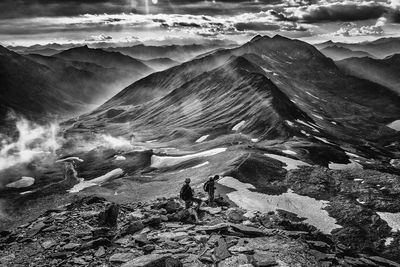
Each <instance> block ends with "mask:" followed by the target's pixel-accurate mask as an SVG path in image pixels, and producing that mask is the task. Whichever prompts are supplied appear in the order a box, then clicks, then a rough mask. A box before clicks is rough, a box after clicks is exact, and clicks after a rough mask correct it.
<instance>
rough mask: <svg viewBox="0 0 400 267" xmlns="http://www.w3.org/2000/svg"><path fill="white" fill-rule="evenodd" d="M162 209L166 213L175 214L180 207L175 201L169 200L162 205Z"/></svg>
mask: <svg viewBox="0 0 400 267" xmlns="http://www.w3.org/2000/svg"><path fill="white" fill-rule="evenodd" d="M162 208H164V209H165V210H166V211H167V213H176V212H177V211H178V210H179V209H181V205H180V204H179V203H178V202H176V201H173V200H170V201H167V202H166V203H164V204H163V205H162Z"/></svg>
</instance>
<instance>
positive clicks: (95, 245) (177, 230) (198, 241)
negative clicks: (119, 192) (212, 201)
mask: <svg viewBox="0 0 400 267" xmlns="http://www.w3.org/2000/svg"><path fill="white" fill-rule="evenodd" d="M199 218H200V221H201V222H196V220H195V218H194V216H193V215H192V213H191V211H188V210H185V209H184V208H183V205H182V203H181V202H180V200H178V199H158V200H156V201H153V202H150V203H140V202H139V203H131V204H126V205H116V204H114V203H111V202H108V201H106V200H105V199H103V198H99V197H94V196H91V197H85V198H81V199H79V200H77V201H75V202H73V203H71V204H68V205H66V206H62V207H59V208H58V209H54V210H48V211H46V212H45V213H44V214H43V215H42V216H40V217H39V218H37V219H36V220H34V221H32V222H30V223H29V224H26V225H21V226H19V227H17V228H16V229H14V230H12V231H3V232H1V233H0V266H103V267H106V266H123V267H139V266H154V267H161V266H168V267H174V266H242V267H245V266H246V267H250V266H400V264H397V263H395V262H393V261H390V260H388V259H385V258H382V257H379V256H373V255H363V254H357V253H355V252H354V251H352V250H351V249H349V248H347V247H346V246H344V245H341V244H334V243H333V242H332V240H331V239H330V237H329V236H327V235H324V234H322V233H321V232H319V231H315V228H313V227H309V225H307V224H305V223H303V222H299V221H298V218H297V217H296V216H293V214H291V213H288V212H284V211H278V212H276V213H273V212H270V213H268V214H260V213H251V214H250V213H245V212H244V211H242V210H240V209H238V208H235V207H233V208H229V204H228V203H226V202H224V201H223V200H222V199H219V200H218V201H217V205H216V206H215V207H207V206H205V205H203V206H202V208H201V210H200V212H199Z"/></svg>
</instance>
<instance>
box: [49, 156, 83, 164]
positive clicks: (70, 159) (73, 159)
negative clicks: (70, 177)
mask: <svg viewBox="0 0 400 267" xmlns="http://www.w3.org/2000/svg"><path fill="white" fill-rule="evenodd" d="M75 160H76V161H79V162H83V159H81V158H79V157H68V158H65V159H59V160H57V161H56V163H60V162H66V161H75Z"/></svg>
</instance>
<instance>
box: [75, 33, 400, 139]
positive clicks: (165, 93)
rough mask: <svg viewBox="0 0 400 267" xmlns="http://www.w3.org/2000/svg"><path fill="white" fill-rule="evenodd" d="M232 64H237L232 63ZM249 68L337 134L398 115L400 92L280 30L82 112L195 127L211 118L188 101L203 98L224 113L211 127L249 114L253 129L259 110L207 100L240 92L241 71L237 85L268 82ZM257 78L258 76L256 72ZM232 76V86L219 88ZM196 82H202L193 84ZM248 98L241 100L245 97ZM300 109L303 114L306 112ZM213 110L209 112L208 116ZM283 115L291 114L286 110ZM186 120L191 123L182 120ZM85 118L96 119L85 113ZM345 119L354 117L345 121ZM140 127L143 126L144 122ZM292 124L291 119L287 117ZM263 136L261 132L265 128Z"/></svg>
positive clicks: (367, 130)
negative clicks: (193, 112)
mask: <svg viewBox="0 0 400 267" xmlns="http://www.w3.org/2000/svg"><path fill="white" fill-rule="evenodd" d="M238 60H241V62H243V63H244V64H243V67H241V68H239V67H238V66H239V65H240V64H235V62H237V61H238ZM233 65H234V66H236V67H232V66H233ZM219 68H224V70H225V72H226V73H227V74H224V71H221V69H219ZM228 70H229V71H228ZM250 74H252V75H255V74H257V75H260V78H261V76H263V77H264V78H263V81H264V84H272V85H274V86H275V87H274V88H276V90H275V91H279V92H280V93H279V94H281V95H282V96H284V97H285V99H289V100H290V101H289V102H288V101H284V103H286V104H285V105H282V107H281V108H283V106H285V108H283V109H288V110H302V111H303V112H304V113H306V114H307V115H308V116H306V117H303V119H302V120H304V121H305V122H306V123H311V124H314V123H315V120H318V123H319V124H320V125H321V127H322V128H323V129H324V131H327V132H331V134H333V135H334V134H338V132H340V133H341V134H346V135H349V136H351V137H352V138H354V137H360V136H364V135H365V134H367V135H371V136H374V134H375V133H376V132H375V130H376V131H377V132H380V131H381V129H380V128H381V127H382V126H383V124H385V123H387V122H390V121H391V120H395V119H396V118H398V115H399V114H400V107H399V106H398V101H399V100H400V99H399V96H398V95H397V94H396V93H394V92H392V91H391V90H390V89H388V88H386V87H384V86H381V85H378V84H376V83H372V82H369V81H367V80H364V79H359V78H356V77H354V76H349V75H347V74H346V73H344V72H342V71H341V70H340V69H339V68H338V67H337V66H336V65H335V63H334V61H333V60H331V59H329V58H327V57H325V56H324V55H323V54H322V53H320V52H319V51H318V50H317V49H315V48H314V47H313V46H312V45H309V44H307V43H304V42H301V41H297V40H291V39H287V38H284V37H281V36H275V37H274V38H269V37H261V36H259V37H255V38H254V39H253V40H252V41H250V42H248V43H246V44H244V45H243V46H240V47H238V48H234V49H224V50H218V51H215V52H214V53H211V54H209V55H206V56H204V57H202V58H196V59H194V60H192V61H189V62H186V63H183V64H181V65H178V66H176V67H173V68H170V69H168V70H165V71H163V72H158V73H153V74H151V75H149V76H147V77H146V78H144V79H141V80H140V81H137V82H135V83H133V84H132V85H130V86H128V87H127V88H125V89H124V90H122V91H121V92H120V93H118V94H117V95H115V96H114V97H113V98H111V99H110V100H109V101H107V102H106V103H105V104H104V105H102V106H101V107H99V108H98V109H97V110H95V111H94V112H92V113H90V114H89V115H86V116H83V117H82V119H83V120H91V122H90V123H94V121H98V116H103V117H104V121H103V120H102V121H101V123H103V124H104V123H105V122H110V121H113V122H127V121H132V123H134V124H136V123H137V124H140V126H142V127H145V128H146V127H147V128H150V127H152V126H155V125H156V126H157V127H158V126H160V127H161V126H165V127H166V128H164V129H167V128H168V127H167V125H168V126H171V128H172V129H173V128H176V127H186V126H187V125H190V127H189V128H191V129H192V128H193V127H194V128H196V127H200V125H207V123H206V118H204V120H201V119H200V118H197V117H190V116H189V115H187V114H185V106H186V105H188V103H189V102H191V101H199V106H200V107H201V112H202V114H215V116H217V114H218V116H217V118H216V119H210V122H212V125H210V128H213V127H217V125H219V126H218V127H222V128H224V127H225V128H226V129H229V127H233V126H234V124H235V123H238V122H240V121H242V120H246V121H247V123H246V127H245V128H246V130H247V131H248V132H249V133H252V132H253V130H251V129H252V127H253V126H252V123H251V122H253V123H254V125H256V124H258V123H259V119H260V118H258V117H256V118H258V119H256V118H254V120H253V119H251V118H252V116H254V114H253V113H252V112H250V111H243V110H242V111H241V112H240V113H238V114H237V116H235V117H234V118H233V117H232V115H233V114H232V113H231V112H230V111H229V110H230V109H234V108H233V107H232V106H230V109H223V110H224V112H222V109H221V107H222V106H224V103H225V102H224V100H223V99H220V100H219V103H220V104H219V105H210V104H207V103H211V102H213V101H214V96H215V97H216V98H217V99H218V97H217V94H219V93H220V91H222V92H223V95H225V97H226V99H229V100H232V99H235V97H236V98H240V97H241V94H242V93H244V91H241V90H239V92H240V93H238V92H236V90H238V89H236V87H235V86H236V85H237V84H236V83H235V82H234V81H236V78H238V80H240V81H241V82H240V86H239V85H237V86H239V87H240V88H241V87H246V86H248V87H251V88H254V89H253V90H255V91H256V92H259V90H260V89H257V88H255V87H262V85H261V84H260V83H255V84H254V85H253V84H252V83H251V79H246V78H245V77H246V75H250ZM227 75H228V77H229V75H231V77H232V80H229V79H228V77H226V76H227ZM253 78H254V79H255V80H257V79H256V77H253ZM205 80H207V81H208V83H207V86H206V84H204V81H205ZM225 83H228V84H230V85H232V86H230V87H227V88H224V89H219V88H220V87H221V86H224V84H225ZM199 84H201V86H200V85H199ZM265 86H267V85H265ZM267 87H268V86H267ZM190 88H198V89H197V90H195V91H193V90H190ZM203 91H204V94H206V96H207V97H204V96H203V97H199V95H198V94H202V93H203ZM178 92H185V99H187V100H183V99H181V97H183V95H184V94H183V93H178ZM206 92H207V93H206ZM231 94H232V96H231ZM260 97H261V96H260ZM264 97H265V96H263V97H261V98H264ZM167 99H175V102H174V103H171V100H168V101H167ZM243 99H244V98H243ZM243 99H241V101H244V100H243ZM246 99H247V98H246ZM272 99H274V98H273V97H272V98H271V99H267V98H265V99H264V103H269V104H270V105H271V103H273V102H274V101H272ZM148 101H150V102H148ZM164 101H167V102H168V103H169V104H166V102H164ZM241 101H239V99H236V103H242V102H241ZM249 101H250V100H247V101H246V103H247V104H246V105H244V106H247V105H250V106H252V105H254V104H252V103H251V101H250V102H249ZM146 102H148V103H146ZM272 107H273V106H271V108H272ZM111 109H112V110H118V112H116V113H113V114H119V115H118V116H115V117H112V118H109V117H107V116H109V114H110V113H108V112H107V111H109V110H111ZM171 111H172V113H173V116H178V117H177V118H176V119H174V120H171V121H170V120H165V118H168V116H165V114H169V113H170V112H171ZM141 112H144V113H146V115H145V116H144V117H143V116H141V115H138V114H141ZM199 112H200V111H199ZM286 113H287V111H286ZM294 113H295V114H298V113H299V112H294ZM106 114H108V115H106ZM135 114H136V115H135ZM280 114H282V113H280ZM171 116H172V114H171ZM212 117H213V116H211V117H210V116H208V118H212ZM144 118H149V119H148V120H147V119H144ZM150 118H151V119H150ZM160 118H163V119H162V121H158V119H160ZM318 118H322V119H318ZM142 119H143V120H142ZM296 119H299V118H292V120H294V121H295V120H296ZM153 120H156V121H157V123H155V125H153ZM188 120H189V121H190V120H193V122H192V123H189V122H188ZM280 120H281V121H284V120H286V119H285V118H284V116H283V117H281V119H280ZM335 120H337V123H338V124H340V125H341V126H340V127H339V126H337V125H335V124H332V121H335ZM182 122H185V123H184V124H180V123H182ZM194 122H196V123H194ZM85 123H89V122H88V121H85ZM90 123H89V124H90ZM269 123H270V124H267V125H269V127H271V129H274V128H275V127H276V126H275V125H274V124H273V123H271V121H270V122H269ZM106 124H107V123H106ZM345 124H348V125H346V127H345ZM172 125H173V126H172ZM267 125H263V126H262V127H263V128H264V129H266V130H265V132H263V133H259V132H258V131H256V132H257V133H258V134H261V139H262V138H267V136H268V133H269V131H268V130H267V129H269V127H266V126H267ZM355 125H357V127H359V130H358V131H357V132H354V130H352V129H353V128H354V127H356V126H355ZM303 126H304V125H303ZM255 127H256V126H255ZM257 127H258V126H257ZM138 128H140V127H139V126H138ZM286 128H290V127H288V126H287V125H286ZM300 129H301V130H305V129H306V130H307V131H310V130H312V129H310V127H308V126H305V129H303V127H302V126H301V125H300V127H299V128H298V130H300ZM372 129H375V130H372ZM371 130H372V131H371ZM293 135H294V134H293ZM302 135H304V134H302ZM257 137H258V138H260V136H257Z"/></svg>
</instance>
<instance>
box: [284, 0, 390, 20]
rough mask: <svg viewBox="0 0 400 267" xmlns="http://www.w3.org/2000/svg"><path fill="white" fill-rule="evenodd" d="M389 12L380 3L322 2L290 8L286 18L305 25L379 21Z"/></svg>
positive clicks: (286, 11) (286, 10)
mask: <svg viewBox="0 0 400 267" xmlns="http://www.w3.org/2000/svg"><path fill="white" fill-rule="evenodd" d="M387 12H388V8H387V7H386V6H384V5H382V4H380V3H378V2H372V1H371V2H367V1H365V2H353V1H343V2H341V3H340V2H335V3H326V2H323V1H322V2H319V3H318V4H313V5H308V6H300V7H288V8H286V9H285V13H286V14H287V15H286V16H285V18H286V19H288V20H296V21H302V22H305V23H316V22H332V21H342V22H347V21H359V20H369V19H377V18H380V17H381V16H382V15H384V14H385V13H387ZM281 16H282V13H281Z"/></svg>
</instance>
